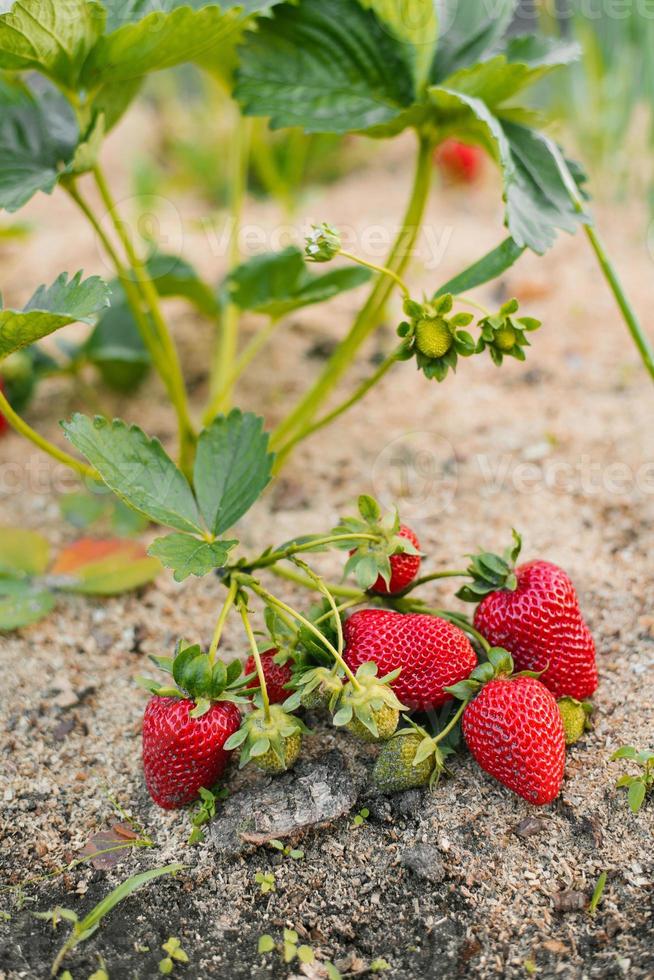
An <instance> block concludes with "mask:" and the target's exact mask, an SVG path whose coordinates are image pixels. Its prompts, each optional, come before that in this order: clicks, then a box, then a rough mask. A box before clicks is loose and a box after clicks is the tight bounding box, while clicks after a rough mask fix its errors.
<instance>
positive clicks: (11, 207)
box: [0, 76, 79, 211]
mask: <svg viewBox="0 0 654 980" xmlns="http://www.w3.org/2000/svg"><path fill="white" fill-rule="evenodd" d="M78 142H79V127H78V125H77V121H76V119H75V113H74V112H73V109H72V107H71V106H70V105H69V103H68V102H67V100H66V99H65V98H64V96H63V95H62V94H61V93H60V92H58V91H57V89H56V88H55V87H54V85H52V84H51V83H50V82H48V81H47V80H46V79H44V78H39V77H36V78H29V79H28V80H26V81H22V80H18V79H11V78H9V77H6V78H5V77H2V76H0V208H4V209H6V210H7V211H18V210H19V208H22V207H23V205H24V204H26V203H27V202H28V201H29V200H30V199H31V198H32V197H33V196H34V195H35V194H36V193H37V192H38V191H43V192H44V193H45V194H51V193H52V191H53V190H54V188H55V187H56V185H57V183H58V182H59V179H60V178H61V176H62V175H63V174H64V173H66V172H68V171H69V170H70V168H71V166H72V161H73V157H74V155H75V150H76V147H77V144H78Z"/></svg>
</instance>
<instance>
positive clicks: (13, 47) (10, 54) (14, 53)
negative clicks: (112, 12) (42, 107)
mask: <svg viewBox="0 0 654 980" xmlns="http://www.w3.org/2000/svg"><path fill="white" fill-rule="evenodd" d="M7 6H9V10H7ZM3 8H4V10H3V9H2V8H0V68H8V69H10V70H12V71H24V70H25V69H32V70H35V71H39V72H41V73H42V74H43V75H48V76H49V77H50V78H52V79H54V80H55V81H56V82H58V83H59V84H60V85H62V86H64V87H67V88H70V89H74V88H75V87H76V86H77V82H78V79H79V74H80V69H81V67H82V65H83V64H84V62H85V59H86V57H87V55H88V54H89V52H90V51H91V50H92V48H93V46H94V44H95V43H96V41H97V40H98V38H99V37H100V35H101V34H102V30H103V28H104V24H105V17H106V12H105V10H104V7H103V6H102V4H100V3H97V2H94V0H65V2H64V0H17V2H16V3H13V4H8V2H6V3H4V4H3Z"/></svg>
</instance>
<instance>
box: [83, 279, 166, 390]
mask: <svg viewBox="0 0 654 980" xmlns="http://www.w3.org/2000/svg"><path fill="white" fill-rule="evenodd" d="M82 353H83V354H84V356H85V357H86V358H87V359H88V360H89V361H90V362H91V364H93V365H95V367H97V368H98V370H99V372H100V375H101V377H102V380H103V381H104V383H105V384H106V385H108V386H109V387H110V388H114V389H115V390H116V391H126V392H129V391H133V390H134V388H136V387H137V386H138V385H139V384H140V383H141V381H143V379H144V378H145V376H146V374H147V373H148V370H149V368H150V364H151V358H150V354H149V352H148V350H147V348H146V347H145V344H144V343H143V339H142V337H141V334H140V331H139V328H138V326H137V324H136V321H135V319H134V316H133V314H132V311H131V309H130V307H129V306H128V304H127V300H126V299H125V294H124V293H123V291H122V288H121V287H119V286H117V285H116V284H115V283H112V284H111V307H110V308H109V309H108V310H107V311H106V312H105V313H103V314H102V316H101V317H100V319H99V320H98V322H97V324H96V326H95V329H94V330H93V332H92V333H91V335H90V337H89V338H88V340H87V342H86V344H85V345H84V347H83V348H82Z"/></svg>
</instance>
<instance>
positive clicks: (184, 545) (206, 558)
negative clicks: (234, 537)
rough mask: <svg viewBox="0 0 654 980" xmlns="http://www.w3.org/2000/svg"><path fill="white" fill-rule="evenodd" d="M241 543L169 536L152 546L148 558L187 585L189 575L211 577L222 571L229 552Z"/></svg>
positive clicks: (156, 541) (182, 535)
mask: <svg viewBox="0 0 654 980" xmlns="http://www.w3.org/2000/svg"><path fill="white" fill-rule="evenodd" d="M237 544H238V541H213V542H211V543H210V542H208V541H200V540H198V538H194V537H191V535H190V534H169V535H168V536H167V537H165V538H157V539H156V540H155V541H153V542H152V544H151V545H150V548H149V550H148V554H150V555H153V556H154V557H155V558H158V559H159V561H160V562H161V563H162V564H163V565H165V566H166V568H172V569H173V571H174V573H175V575H174V578H175V581H176V582H183V581H184V579H185V578H188V576H189V575H197V576H198V577H199V576H202V575H207V574H208V573H209V572H212V571H213V570H214V569H215V568H222V566H223V565H224V564H225V563H226V561H227V559H228V557H229V552H230V550H231V549H232V548H234V547H235V546H236V545H237Z"/></svg>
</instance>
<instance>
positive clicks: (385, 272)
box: [337, 248, 411, 299]
mask: <svg viewBox="0 0 654 980" xmlns="http://www.w3.org/2000/svg"><path fill="white" fill-rule="evenodd" d="M337 254H338V255H342V256H343V258H344V259H349V260H350V262H356V264H357V265H362V266H364V268H366V269H372V271H373V272H379V273H381V275H382V276H390V277H391V279H394V280H395V282H396V283H397V285H398V286H399V287H400V289H401V290H402V293H403V295H404V297H405V298H406V299H411V294H410V293H409V288H408V286H407V284H406V283H405V281H404V279H402V277H401V276H399V275H398V274H397V272H393V270H392V269H387V268H386V266H385V265H375V263H374V262H368V261H367V260H366V259H362V258H360V256H358V255H355V254H354V253H353V252H346V251H345V249H344V248H342V249H340V251H339V252H338V253H337Z"/></svg>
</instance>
